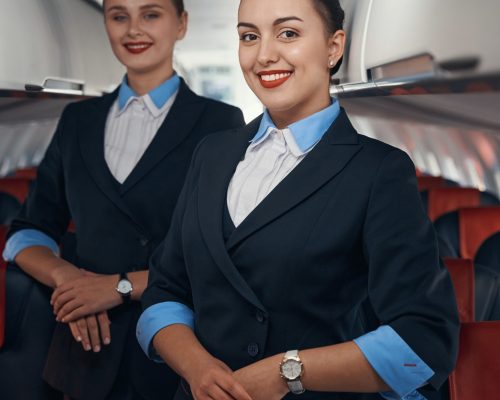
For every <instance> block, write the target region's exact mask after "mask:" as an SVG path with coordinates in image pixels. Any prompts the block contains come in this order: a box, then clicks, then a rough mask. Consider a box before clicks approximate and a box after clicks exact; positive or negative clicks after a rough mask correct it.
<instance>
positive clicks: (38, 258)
mask: <svg viewBox="0 0 500 400" xmlns="http://www.w3.org/2000/svg"><path fill="white" fill-rule="evenodd" d="M14 261H15V262H16V264H17V265H18V266H19V267H20V268H21V269H22V270H23V271H24V272H26V273H27V274H28V275H30V276H32V277H33V278H35V279H36V280H37V281H39V282H41V283H43V284H44V285H47V286H50V287H52V288H55V287H57V286H58V285H59V284H61V283H62V282H64V281H65V279H66V277H67V276H70V275H73V274H74V275H77V274H79V270H78V268H77V267H75V266H74V265H73V264H71V263H69V262H67V261H65V260H63V259H62V258H60V257H58V256H56V255H55V254H54V253H53V251H52V250H51V249H49V248H47V247H44V246H31V247H27V248H25V249H24V250H21V251H20V252H19V253H18V254H17V256H16V257H15V259H14Z"/></svg>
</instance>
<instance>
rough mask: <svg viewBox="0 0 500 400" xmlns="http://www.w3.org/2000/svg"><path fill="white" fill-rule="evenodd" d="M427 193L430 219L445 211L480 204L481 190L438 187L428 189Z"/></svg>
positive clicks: (432, 219) (434, 218)
mask: <svg viewBox="0 0 500 400" xmlns="http://www.w3.org/2000/svg"><path fill="white" fill-rule="evenodd" d="M427 193H428V199H427V213H428V215H429V218H430V219H431V221H435V220H436V218H438V217H439V216H441V215H443V214H445V213H447V212H450V211H455V210H458V209H459V208H462V207H476V206H478V205H479V204H480V195H481V192H480V191H479V190H477V189H473V188H459V187H440V188H432V189H429V190H428V192H427Z"/></svg>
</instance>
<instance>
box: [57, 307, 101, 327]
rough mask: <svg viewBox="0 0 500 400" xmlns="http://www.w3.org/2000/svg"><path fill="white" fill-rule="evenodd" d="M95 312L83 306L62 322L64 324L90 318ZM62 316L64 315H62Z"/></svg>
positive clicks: (65, 317) (67, 315) (69, 314)
mask: <svg viewBox="0 0 500 400" xmlns="http://www.w3.org/2000/svg"><path fill="white" fill-rule="evenodd" d="M94 312H95V310H92V309H91V308H90V307H87V306H85V305H82V306H81V307H78V308H76V309H75V310H73V311H71V312H70V313H68V314H66V315H65V316H64V317H62V318H61V319H60V320H61V321H62V322H64V323H68V322H73V321H76V320H77V319H80V318H84V317H88V316H89V315H90V314H92V313H94ZM61 315H62V314H61Z"/></svg>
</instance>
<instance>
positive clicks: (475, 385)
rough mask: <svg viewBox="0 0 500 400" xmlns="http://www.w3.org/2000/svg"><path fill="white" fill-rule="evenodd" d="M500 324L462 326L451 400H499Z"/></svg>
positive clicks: (450, 383) (451, 383) (451, 385)
mask: <svg viewBox="0 0 500 400" xmlns="http://www.w3.org/2000/svg"><path fill="white" fill-rule="evenodd" d="M499 343H500V321H488V322H469V323H464V324H462V325H461V330H460V348H459V352H458V361H457V365H456V368H455V370H454V371H453V372H452V374H451V375H450V379H449V386H450V400H474V399H497V398H499V394H500V361H499V360H500V345H499Z"/></svg>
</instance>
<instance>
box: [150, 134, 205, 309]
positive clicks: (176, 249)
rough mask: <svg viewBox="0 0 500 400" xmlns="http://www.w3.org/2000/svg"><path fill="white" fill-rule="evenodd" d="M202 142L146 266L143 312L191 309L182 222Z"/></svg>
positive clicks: (190, 193) (197, 148) (193, 187)
mask: <svg viewBox="0 0 500 400" xmlns="http://www.w3.org/2000/svg"><path fill="white" fill-rule="evenodd" d="M205 140H206V138H205V139H202V140H201V141H200V143H199V144H198V146H197V147H196V149H195V150H194V152H193V156H192V159H191V164H190V166H189V169H188V172H187V175H186V180H185V181H184V186H183V188H182V190H181V192H180V194H179V198H178V200H177V205H176V207H175V210H174V213H173V215H172V221H171V223H170V228H169V231H168V233H167V235H166V237H165V238H164V240H163V241H162V243H161V244H160V245H159V246H158V248H157V249H156V250H155V252H154V253H153V255H152V257H151V260H150V263H149V277H148V286H147V288H146V290H145V291H144V292H143V294H142V297H141V303H142V309H143V310H146V309H148V308H149V307H151V306H153V305H155V304H158V303H164V302H177V303H180V304H183V305H185V306H187V307H189V308H190V309H191V310H192V309H193V304H192V297H191V286H190V283H189V277H188V275H187V272H186V266H185V262H184V255H183V245H182V231H181V227H182V219H183V216H184V212H185V210H186V204H187V203H188V200H189V198H190V196H191V195H192V194H193V192H194V189H195V187H196V179H197V175H198V170H199V167H198V162H197V158H198V153H199V149H200V147H201V146H202V145H203V143H204V142H205Z"/></svg>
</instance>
